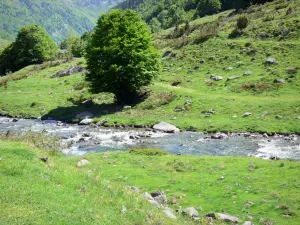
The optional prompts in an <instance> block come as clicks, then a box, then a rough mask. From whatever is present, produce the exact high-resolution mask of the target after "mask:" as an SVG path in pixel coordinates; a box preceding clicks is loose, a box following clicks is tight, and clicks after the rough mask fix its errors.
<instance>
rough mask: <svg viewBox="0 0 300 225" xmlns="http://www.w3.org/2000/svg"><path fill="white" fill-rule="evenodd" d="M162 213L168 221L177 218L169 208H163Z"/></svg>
mask: <svg viewBox="0 0 300 225" xmlns="http://www.w3.org/2000/svg"><path fill="white" fill-rule="evenodd" d="M163 212H164V213H165V214H166V215H167V216H168V217H169V218H170V219H173V220H176V219H177V217H176V216H175V215H174V213H173V212H172V210H171V209H170V208H165V209H164V210H163Z"/></svg>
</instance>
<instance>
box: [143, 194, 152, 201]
mask: <svg viewBox="0 0 300 225" xmlns="http://www.w3.org/2000/svg"><path fill="white" fill-rule="evenodd" d="M142 196H143V197H144V198H145V199H148V200H154V199H153V197H152V196H151V195H150V194H149V193H148V192H145V193H144V194H142Z"/></svg>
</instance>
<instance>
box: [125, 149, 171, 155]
mask: <svg viewBox="0 0 300 225" xmlns="http://www.w3.org/2000/svg"><path fill="white" fill-rule="evenodd" d="M129 153H130V154H135V155H147V156H161V155H168V152H167V151H164V150H159V149H131V150H130V151H129Z"/></svg>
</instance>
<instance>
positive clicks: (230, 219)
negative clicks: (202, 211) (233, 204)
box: [216, 213, 240, 223]
mask: <svg viewBox="0 0 300 225" xmlns="http://www.w3.org/2000/svg"><path fill="white" fill-rule="evenodd" d="M216 217H217V218H218V219H219V220H223V221H224V222H230V223H238V222H239V221H240V220H239V218H237V217H235V216H231V215H227V214H223V213H216Z"/></svg>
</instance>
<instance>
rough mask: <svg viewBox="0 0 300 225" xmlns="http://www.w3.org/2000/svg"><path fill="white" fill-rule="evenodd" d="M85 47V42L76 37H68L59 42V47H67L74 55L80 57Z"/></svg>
mask: <svg viewBox="0 0 300 225" xmlns="http://www.w3.org/2000/svg"><path fill="white" fill-rule="evenodd" d="M85 47H86V46H85V43H84V42H83V41H82V40H81V39H80V38H77V37H73V38H68V39H66V40H64V41H62V43H61V44H60V48H61V49H67V50H68V52H69V53H70V54H72V55H73V56H75V57H82V56H83V54H84V49H85Z"/></svg>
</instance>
